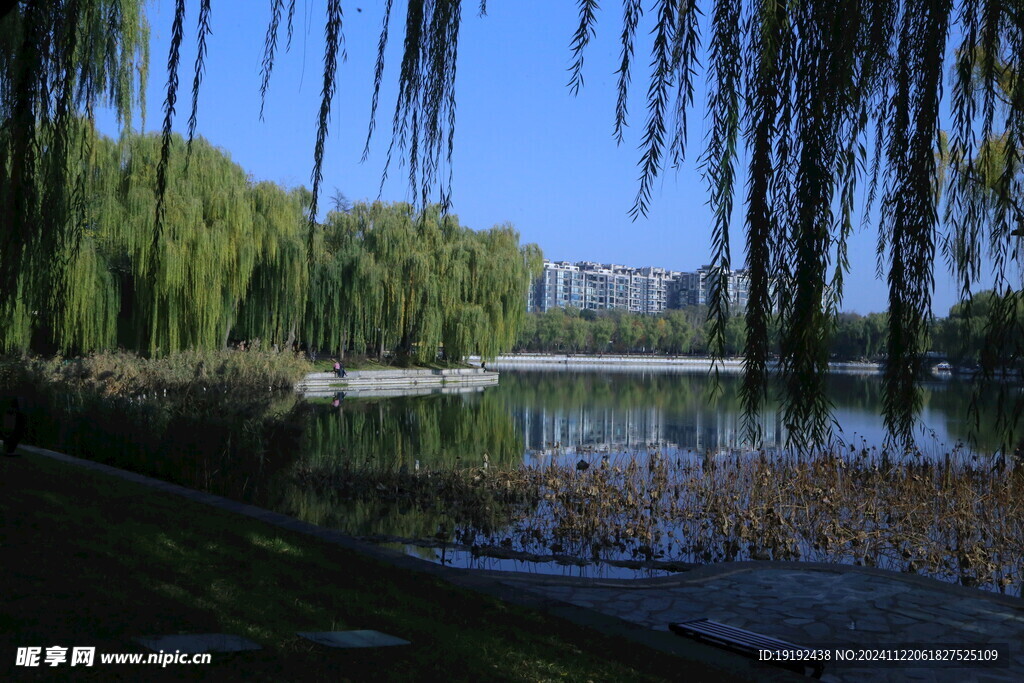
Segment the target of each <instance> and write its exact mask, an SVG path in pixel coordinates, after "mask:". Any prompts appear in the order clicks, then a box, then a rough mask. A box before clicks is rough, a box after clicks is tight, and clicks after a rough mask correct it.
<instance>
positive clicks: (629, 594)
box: [503, 562, 1024, 681]
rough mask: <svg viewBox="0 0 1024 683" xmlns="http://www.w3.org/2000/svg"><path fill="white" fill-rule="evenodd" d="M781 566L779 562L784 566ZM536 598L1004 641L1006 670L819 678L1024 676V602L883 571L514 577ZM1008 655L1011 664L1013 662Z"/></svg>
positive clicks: (832, 638)
mask: <svg viewBox="0 0 1024 683" xmlns="http://www.w3.org/2000/svg"><path fill="white" fill-rule="evenodd" d="M779 565H782V566H779ZM505 577H506V578H504V579H503V580H504V582H505V583H506V584H507V585H510V586H515V587H517V588H518V589H519V590H525V591H528V592H531V593H534V594H536V595H543V596H545V597H547V598H553V599H556V600H559V601H563V602H567V603H570V604H573V605H576V606H578V607H583V608H586V609H591V610H596V611H598V612H601V613H604V614H607V615H610V616H615V617H618V618H620V619H623V620H625V621H629V622H632V623H635V624H639V625H642V626H646V627H648V628H650V629H653V630H657V631H665V630H668V624H669V623H670V622H675V621H683V620H687V619H698V618H701V617H707V618H709V619H711V620H714V621H718V622H722V623H725V624H729V625H731V626H736V627H739V628H743V629H747V630H749V631H755V632H757V633H762V634H765V635H770V636H773V637H775V638H779V639H781V640H786V641H789V642H792V643H796V644H800V645H807V646H825V645H827V646H829V647H832V648H836V647H841V648H847V647H849V648H852V649H857V648H863V647H887V648H888V647H896V646H899V645H903V646H907V645H911V644H912V645H914V646H938V645H943V646H946V647H950V646H965V645H968V644H971V645H975V646H979V645H980V646H985V645H993V644H997V643H998V644H1001V645H1000V650H1001V653H1000V656H1001V657H1002V658H1003V659H1004V662H1003V664H1004V665H1003V666H999V667H971V668H937V667H934V666H932V667H928V668H918V667H915V668H906V667H899V668H897V667H894V666H893V665H892V664H879V665H876V666H874V667H871V668H865V667H863V666H850V665H836V664H834V663H833V664H831V665H828V664H826V667H825V675H824V676H823V677H822V680H831V681H864V680H872V681H873V680H893V681H903V680H914V681H918V680H920V681H975V680H976V681H1024V600H1020V599H1016V598H1008V597H1006V596H999V595H995V594H990V593H985V592H982V591H979V590H973V589H965V588H962V587H959V586H953V585H946V584H943V583H941V582H939V581H936V580H932V579H926V578H924V577H918V576H906V577H904V576H901V575H899V574H894V573H892V572H883V571H881V570H871V569H862V568H858V567H841V566H834V565H814V564H804V565H797V564H796V563H771V564H768V563H752V562H750V563H737V564H736V565H735V566H729V565H721V566H717V567H706V568H702V569H699V570H695V571H693V572H689V573H686V574H681V575H679V576H674V577H664V578H659V579H648V580H640V581H610V580H593V579H592V580H585V579H572V578H565V577H541V576H538V575H531V576H529V577H521V578H519V577H514V576H510V575H507V574H506V575H505ZM1007 660H1008V661H1007Z"/></svg>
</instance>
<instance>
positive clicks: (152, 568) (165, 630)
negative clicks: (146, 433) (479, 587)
mask: <svg viewBox="0 0 1024 683" xmlns="http://www.w3.org/2000/svg"><path fill="white" fill-rule="evenodd" d="M0 482H2V483H0V491H2V493H0V518H2V529H3V532H2V537H0V552H2V553H3V557H4V558H5V560H4V567H5V571H4V580H3V583H4V585H3V593H2V595H3V599H2V604H3V608H2V612H0V659H2V664H0V676H3V677H4V678H9V677H10V676H12V675H18V676H22V677H23V676H26V675H37V676H46V677H51V676H53V675H54V674H63V675H65V676H70V675H72V674H75V675H76V676H85V677H89V678H102V679H110V678H125V679H136V678H138V677H139V676H144V677H145V678H146V679H147V680H150V679H154V678H160V677H166V678H180V677H182V676H188V677H199V678H217V679H223V678H225V677H227V678H231V679H243V678H244V679H247V680H249V679H255V680H318V679H330V680H346V679H347V680H370V679H390V680H555V679H559V680H595V681H596V680H659V679H671V678H675V677H677V675H678V673H679V667H680V665H684V664H685V665H686V666H687V667H688V668H689V670H690V671H693V668H692V666H693V665H692V664H689V663H686V662H682V661H681V660H679V659H677V658H674V657H670V656H668V655H663V654H660V653H656V652H653V651H649V650H647V649H646V648H640V647H637V646H635V645H632V646H631V645H629V644H627V643H625V642H622V641H617V640H614V639H610V638H608V637H605V636H602V635H600V634H597V633H595V632H589V631H586V630H584V629H581V628H579V627H576V626H573V625H570V624H568V623H566V622H563V621H561V620H559V619H556V618H553V617H549V616H545V615H542V614H539V613H536V612H532V611H528V610H525V609H522V608H518V607H515V606H511V605H507V604H505V603H502V602H500V601H498V600H495V599H492V598H490V597H486V596H482V595H478V594H475V593H470V592H467V591H464V590H461V589H456V588H454V587H452V586H449V585H447V584H444V583H443V582H440V581H438V580H436V579H434V578H431V577H429V576H426V575H420V574H417V573H414V572H409V571H406V570H401V569H398V568H394V567H391V566H388V565H383V564H381V563H379V562H376V561H374V560H371V559H368V558H365V557H363V556H360V555H358V554H355V553H352V552H350V551H347V550H345V549H342V548H338V547H335V546H332V545H330V544H327V543H323V542H320V541H318V540H316V539H311V538H308V537H305V536H302V535H299V534H294V533H291V532H287V531H285V530H281V529H278V528H275V527H272V526H269V525H265V524H263V523H260V522H258V521H255V520H250V519H246V518H241V517H238V516H236V515H232V514H229V513H226V512H223V511H220V510H216V509H211V508H207V507H205V506H202V505H199V504H196V503H192V502H191V501H185V500H181V499H179V498H177V497H174V496H170V495H167V494H162V493H157V492H153V491H151V490H149V489H147V488H145V487H142V486H139V485H136V484H133V483H130V482H125V481H122V480H118V479H115V478H111V477H108V476H106V475H102V474H99V473H94V472H89V471H84V470H79V469H78V468H75V467H71V466H67V465H63V464H60V463H55V462H52V461H49V460H47V459H45V458H42V457H37V456H22V457H21V458H17V459H0ZM335 629H338V630H340V629H377V630H380V631H384V632H386V633H390V634H393V635H396V636H399V637H401V638H405V639H407V640H410V641H411V642H412V645H410V646H404V647H397V648H380V649H365V650H331V649H327V648H322V647H320V646H317V645H315V644H312V643H307V642H306V641H303V640H301V639H298V638H297V637H296V636H295V635H294V633H295V631H304V630H313V631H315V630H335ZM179 632H184V633H203V632H228V633H237V634H239V635H243V636H245V637H248V638H251V639H253V640H256V641H257V642H259V643H261V644H262V645H263V646H264V650H262V651H260V652H251V653H239V654H235V655H216V654H215V655H214V656H213V663H212V664H211V665H209V666H196V667H183V666H182V665H178V666H170V667H168V668H167V669H162V670H161V669H160V668H159V667H155V666H145V665H138V666H113V665H110V666H101V665H99V664H97V665H96V666H95V667H93V668H92V669H86V670H83V669H81V668H80V667H77V668H75V669H74V670H72V669H71V668H70V667H68V666H67V665H64V666H62V667H58V668H57V669H49V668H45V669H37V670H28V669H25V668H15V667H14V666H13V665H14V661H15V650H16V648H17V647H19V646H41V647H44V648H45V647H48V646H52V645H61V646H65V647H73V646H88V645H93V646H96V647H97V661H98V655H99V653H101V652H107V653H110V652H141V651H143V650H142V649H141V648H140V647H139V646H137V645H134V644H133V643H132V642H131V638H132V637H133V636H139V635H149V634H170V633H179ZM183 668H187V671H184V670H183ZM5 670H6V674H5V673H4V671H5ZM698 673H699V670H698Z"/></svg>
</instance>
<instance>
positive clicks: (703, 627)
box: [669, 618, 825, 678]
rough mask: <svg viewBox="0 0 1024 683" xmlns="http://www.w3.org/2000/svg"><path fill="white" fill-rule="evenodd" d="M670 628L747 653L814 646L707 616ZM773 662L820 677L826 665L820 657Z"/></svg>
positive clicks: (677, 632)
mask: <svg viewBox="0 0 1024 683" xmlns="http://www.w3.org/2000/svg"><path fill="white" fill-rule="evenodd" d="M669 629H670V630H671V631H672V632H673V633H676V634H677V635H681V636H686V637H688V638H694V639H696V640H700V641H703V642H707V643H709V644H711V645H718V646H720V647H724V648H727V649H730V650H733V651H735V652H738V653H740V654H743V655H746V656H748V657H757V654H758V650H807V651H810V650H811V648H809V647H805V646H803V645H796V644H795V643H790V642H787V641H785V640H780V639H778V638H772V637H771V636H766V635H763V634H760V633H754V632H753V631H747V630H746V629H742V628H739V627H736V626H729V625H728V624H722V623H719V622H717V621H711V620H710V619H707V618H704V619H692V620H690V621H682V622H677V623H672V624H669ZM770 663H771V664H774V665H775V666H781V667H782V668H785V669H790V670H791V671H796V672H798V673H802V674H808V673H809V674H810V675H812V676H814V677H815V678H821V674H822V672H823V671H824V668H825V667H824V665H823V664H822V663H821V662H817V661H799V660H797V661H774V660H773V661H771V662H770Z"/></svg>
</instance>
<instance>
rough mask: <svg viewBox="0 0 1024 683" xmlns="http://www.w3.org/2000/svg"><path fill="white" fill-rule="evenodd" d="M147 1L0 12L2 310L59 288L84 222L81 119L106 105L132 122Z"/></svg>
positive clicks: (43, 4) (27, 5)
mask: <svg viewBox="0 0 1024 683" xmlns="http://www.w3.org/2000/svg"><path fill="white" fill-rule="evenodd" d="M142 4H143V3H142V2H141V0H74V1H67V2H47V1H44V0H28V1H27V2H19V3H13V4H8V6H7V7H6V8H5V11H6V13H5V14H4V15H3V16H0V317H3V318H7V319H10V318H19V319H21V318H22V317H23V316H25V315H30V316H32V315H38V313H32V311H36V312H38V311H40V310H43V309H46V308H47V301H48V300H49V299H51V298H53V297H59V296H61V295H62V292H61V291H59V290H60V288H61V287H63V286H64V283H65V278H64V277H63V271H64V264H65V262H66V261H67V260H68V259H73V258H74V256H73V252H74V250H75V247H76V244H77V241H78V238H79V235H78V233H79V232H80V231H81V230H82V229H83V225H84V221H85V215H84V212H83V205H84V197H83V195H82V190H83V180H84V179H83V177H82V175H81V173H80V171H81V166H80V163H79V161H80V160H81V159H83V158H87V157H88V155H89V150H88V144H87V142H88V141H87V139H86V138H85V137H83V136H80V135H77V132H78V130H79V128H80V125H81V124H80V122H79V120H78V117H79V114H80V113H81V112H84V113H86V114H87V115H88V116H91V115H92V112H93V110H94V109H95V107H96V105H98V104H109V105H111V106H112V107H113V108H114V110H115V111H116V113H117V116H118V118H119V120H120V121H121V122H122V123H127V122H130V119H131V111H132V107H133V106H134V104H135V103H136V101H137V100H139V99H140V98H141V95H142V92H141V86H142V84H144V83H145V80H146V73H147V65H148V44H149V43H148V39H149V28H148V26H147V24H146V21H145V17H144V16H143V13H142ZM136 84H138V85H136ZM142 104H143V106H144V102H142ZM86 258H88V257H86ZM77 265H78V266H79V267H85V266H84V264H77ZM26 312H28V313H26ZM48 322H53V321H48ZM65 322H69V321H65ZM79 323H81V324H84V321H79ZM17 329H19V330H21V331H22V332H24V330H25V328H24V327H23V326H22V327H18V328H17ZM0 334H2V336H3V341H4V343H7V342H8V341H9V340H10V339H12V335H13V337H16V336H17V334H20V333H15V332H12V331H4V332H3V333H0Z"/></svg>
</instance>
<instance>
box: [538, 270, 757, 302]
mask: <svg viewBox="0 0 1024 683" xmlns="http://www.w3.org/2000/svg"><path fill="white" fill-rule="evenodd" d="M719 280H720V277H719V275H718V273H717V272H716V271H715V270H714V269H713V268H711V267H710V266H702V267H701V268H699V269H698V270H697V271H696V272H694V273H685V272H680V271H675V270H668V269H665V268H657V267H653V266H646V267H643V268H631V267H628V266H622V265H617V264H614V263H594V262H592V261H579V262H576V263H570V262H569V261H548V260H545V261H544V272H543V273H542V274H541V276H540V277H538V278H537V279H536V280H535V281H534V283H533V286H532V287H531V289H530V292H529V293H528V295H527V303H526V310H528V311H537V312H544V311H549V310H551V309H552V308H568V307H570V306H572V307H574V308H578V309H580V310H584V309H589V310H594V311H599V310H608V309H619V310H623V311H630V312H631V313H660V312H662V311H664V310H665V309H668V308H682V307H684V306H693V305H700V304H707V302H708V300H709V299H710V298H711V297H712V296H713V293H714V291H715V287H716V286H717V283H718V281H719ZM726 286H727V287H728V291H729V302H730V306H731V307H734V308H735V310H737V311H741V310H744V309H745V308H746V305H747V300H748V298H749V287H750V281H749V277H748V276H747V273H746V271H744V270H734V271H730V272H729V273H728V274H727V276H726Z"/></svg>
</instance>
